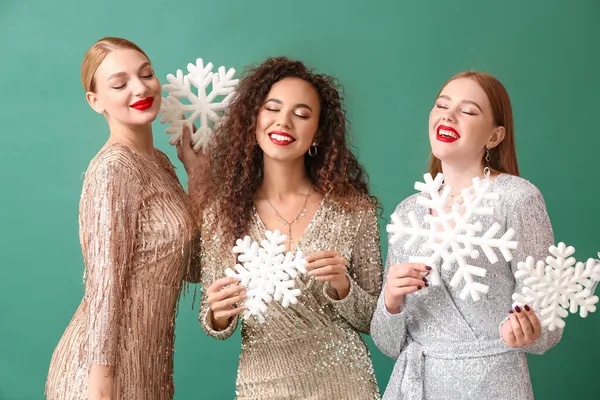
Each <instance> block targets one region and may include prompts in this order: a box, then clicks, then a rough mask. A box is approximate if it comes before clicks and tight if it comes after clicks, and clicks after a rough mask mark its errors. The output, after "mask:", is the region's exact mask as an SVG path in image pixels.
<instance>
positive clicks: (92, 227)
mask: <svg viewBox="0 0 600 400" xmlns="http://www.w3.org/2000/svg"><path fill="white" fill-rule="evenodd" d="M139 195H140V179H139V176H138V175H137V174H136V167H135V164H134V160H133V159H132V157H131V155H130V154H128V153H127V152H126V151H125V150H119V151H112V152H106V153H105V154H104V155H102V156H101V157H100V158H99V159H98V160H97V162H96V164H95V166H94V168H92V169H91V170H88V172H87V174H86V177H85V181H84V188H83V193H82V196H81V203H80V212H79V226H80V241H81V246H82V250H83V257H84V262H85V268H86V273H85V281H86V283H85V286H86V293H85V297H86V299H87V301H88V304H89V308H88V316H87V318H88V323H87V326H88V330H87V354H88V359H87V362H88V364H97V365H114V363H115V353H116V344H117V340H118V337H117V332H118V327H117V321H118V320H119V315H118V313H119V309H120V307H121V305H122V304H123V303H122V298H123V292H124V290H125V287H124V286H125V282H126V276H127V270H128V267H129V266H130V263H131V261H132V255H133V254H134V244H135V238H136V223H137V214H138V210H139V206H140V198H139Z"/></svg>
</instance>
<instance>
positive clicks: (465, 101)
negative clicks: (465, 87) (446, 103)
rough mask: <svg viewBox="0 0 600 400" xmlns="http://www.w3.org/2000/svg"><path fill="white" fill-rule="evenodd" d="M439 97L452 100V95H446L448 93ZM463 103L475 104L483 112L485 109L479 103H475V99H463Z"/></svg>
mask: <svg viewBox="0 0 600 400" xmlns="http://www.w3.org/2000/svg"><path fill="white" fill-rule="evenodd" d="M438 99H445V100H452V99H451V98H450V96H446V95H441V96H439V97H438ZM461 103H466V104H473V105H474V106H475V107H477V108H479V111H481V112H483V110H482V109H481V106H479V104H477V103H475V102H474V101H471V100H463V101H461Z"/></svg>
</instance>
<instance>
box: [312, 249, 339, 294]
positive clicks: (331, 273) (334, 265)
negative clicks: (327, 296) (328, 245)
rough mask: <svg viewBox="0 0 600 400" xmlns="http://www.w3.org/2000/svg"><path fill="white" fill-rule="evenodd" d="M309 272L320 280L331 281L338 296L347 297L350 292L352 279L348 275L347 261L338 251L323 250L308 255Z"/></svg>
mask: <svg viewBox="0 0 600 400" xmlns="http://www.w3.org/2000/svg"><path fill="white" fill-rule="evenodd" d="M306 261H308V265H307V266H306V269H307V270H308V271H309V272H308V274H309V275H310V276H312V277H314V278H315V279H316V280H318V281H323V282H329V284H330V285H331V287H332V288H334V289H335V290H336V291H337V293H338V297H339V298H340V300H341V299H343V298H345V297H346V296H347V295H348V293H349V292H350V280H349V279H348V275H347V268H346V264H347V261H346V259H345V258H344V257H342V255H341V254H340V253H339V252H337V251H332V250H322V251H318V252H316V253H314V254H311V255H310V256H308V257H306Z"/></svg>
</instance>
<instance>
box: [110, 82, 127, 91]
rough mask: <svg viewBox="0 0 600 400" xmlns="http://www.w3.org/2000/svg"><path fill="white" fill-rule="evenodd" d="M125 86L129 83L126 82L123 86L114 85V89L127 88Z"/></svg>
mask: <svg viewBox="0 0 600 400" xmlns="http://www.w3.org/2000/svg"><path fill="white" fill-rule="evenodd" d="M125 86H127V83H124V84H122V85H121V86H113V89H116V90H121V89H123V88H125Z"/></svg>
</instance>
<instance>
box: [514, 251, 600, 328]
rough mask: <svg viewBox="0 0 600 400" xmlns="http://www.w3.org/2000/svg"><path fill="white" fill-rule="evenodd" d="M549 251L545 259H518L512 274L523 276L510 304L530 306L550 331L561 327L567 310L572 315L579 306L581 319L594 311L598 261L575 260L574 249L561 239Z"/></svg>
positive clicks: (599, 264)
mask: <svg viewBox="0 0 600 400" xmlns="http://www.w3.org/2000/svg"><path fill="white" fill-rule="evenodd" d="M549 251H550V254H551V255H552V256H548V257H546V262H544V261H541V260H539V261H537V263H536V262H535V260H534V258H533V257H527V259H526V260H525V262H522V261H521V262H519V264H518V270H517V271H516V272H515V277H516V278H517V279H521V278H524V281H523V283H524V284H525V287H524V288H523V293H522V294H519V293H515V294H513V300H514V301H515V304H514V305H520V306H523V305H525V304H528V305H531V306H532V307H533V309H534V310H535V311H536V312H537V313H538V314H539V315H540V319H541V320H542V326H544V327H548V329H549V330H551V331H553V330H555V329H556V328H564V326H565V321H563V319H564V318H566V317H567V315H569V311H570V312H571V313H572V314H575V313H576V312H577V309H579V315H580V316H581V317H582V318H585V317H587V315H588V313H590V312H594V311H596V303H598V296H595V295H594V290H595V289H596V285H597V284H598V281H600V261H597V260H594V259H592V258H590V259H588V260H587V262H585V263H583V262H576V260H575V258H574V257H571V255H573V253H575V248H573V247H572V246H568V247H567V246H566V245H565V244H564V243H562V242H561V243H559V244H558V246H551V247H550V248H549ZM598 257H600V253H598ZM514 305H513V306H514ZM567 309H568V310H569V311H567Z"/></svg>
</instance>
